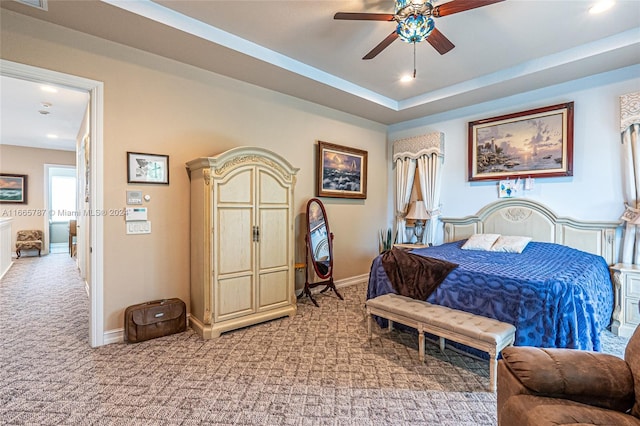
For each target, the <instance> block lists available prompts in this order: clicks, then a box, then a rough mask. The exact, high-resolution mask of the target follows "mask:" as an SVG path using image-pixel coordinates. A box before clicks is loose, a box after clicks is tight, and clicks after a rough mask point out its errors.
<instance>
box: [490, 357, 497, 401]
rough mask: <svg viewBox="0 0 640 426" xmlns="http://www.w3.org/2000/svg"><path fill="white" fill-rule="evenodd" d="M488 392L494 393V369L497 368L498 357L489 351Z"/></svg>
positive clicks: (495, 379) (495, 378) (495, 380)
mask: <svg viewBox="0 0 640 426" xmlns="http://www.w3.org/2000/svg"><path fill="white" fill-rule="evenodd" d="M489 357H490V358H489V390H490V391H491V392H495V391H496V385H497V383H496V382H497V379H498V378H497V377H496V368H497V367H498V355H497V354H496V351H491V352H490V353H489Z"/></svg>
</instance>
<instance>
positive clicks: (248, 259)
mask: <svg viewBox="0 0 640 426" xmlns="http://www.w3.org/2000/svg"><path fill="white" fill-rule="evenodd" d="M187 167H188V169H189V172H190V179H191V317H190V322H191V326H192V328H193V329H194V330H195V331H196V332H197V333H198V334H200V335H201V336H202V337H203V338H205V339H209V338H213V337H218V336H220V333H223V332H225V331H229V330H233V329H236V328H240V327H245V326H248V325H252V324H256V323H259V322H263V321H267V320H271V319H274V318H279V317H283V316H287V315H288V316H291V317H293V316H294V315H295V313H296V296H295V269H294V209H293V188H294V186H295V182H296V173H297V172H298V169H297V168H294V167H292V166H291V164H289V162H287V161H286V160H285V159H284V158H282V157H281V156H279V155H278V154H275V153H273V152H271V151H268V150H265V149H262V148H255V147H240V148H235V149H231V150H229V151H226V152H223V153H222V154H219V155H216V156H214V157H206V158H198V159H195V160H193V161H190V162H188V163H187Z"/></svg>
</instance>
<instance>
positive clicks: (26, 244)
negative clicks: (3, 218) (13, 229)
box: [16, 229, 44, 258]
mask: <svg viewBox="0 0 640 426" xmlns="http://www.w3.org/2000/svg"><path fill="white" fill-rule="evenodd" d="M43 239H44V233H43V232H42V231H40V230H35V229H30V230H22V231H18V232H17V233H16V256H18V258H20V256H21V255H22V250H38V256H40V253H41V252H42V240H43Z"/></svg>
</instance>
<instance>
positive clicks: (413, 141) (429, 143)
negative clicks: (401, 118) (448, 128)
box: [393, 132, 444, 162]
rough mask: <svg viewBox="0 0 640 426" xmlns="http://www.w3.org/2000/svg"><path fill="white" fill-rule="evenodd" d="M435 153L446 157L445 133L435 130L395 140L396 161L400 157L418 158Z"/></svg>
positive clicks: (394, 152) (394, 159)
mask: <svg viewBox="0 0 640 426" xmlns="http://www.w3.org/2000/svg"><path fill="white" fill-rule="evenodd" d="M433 154H435V155H437V156H438V157H444V133H441V132H433V133H428V134H426V135H420V136H414V137H411V138H406V139H399V140H397V141H395V142H393V161H394V162H395V161H396V160H398V159H399V158H400V159H405V158H409V159H412V160H417V159H418V158H420V157H422V156H424V155H433Z"/></svg>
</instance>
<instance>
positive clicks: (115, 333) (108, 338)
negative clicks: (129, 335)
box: [102, 328, 124, 345]
mask: <svg viewBox="0 0 640 426" xmlns="http://www.w3.org/2000/svg"><path fill="white" fill-rule="evenodd" d="M102 340H103V342H104V344H105V345H109V344H111V343H122V342H124V328H118V329H115V330H108V331H105V332H104V337H103V338H102Z"/></svg>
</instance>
